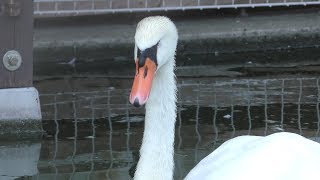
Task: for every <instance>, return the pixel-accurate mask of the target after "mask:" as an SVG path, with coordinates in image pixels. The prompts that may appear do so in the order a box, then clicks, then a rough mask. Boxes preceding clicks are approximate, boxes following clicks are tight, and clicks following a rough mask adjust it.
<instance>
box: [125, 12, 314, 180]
mask: <svg viewBox="0 0 320 180" xmlns="http://www.w3.org/2000/svg"><path fill="white" fill-rule="evenodd" d="M177 40H178V33H177V30H176V27H175V25H174V24H173V22H172V21H171V20H170V19H168V18H167V17H162V16H154V17H147V18H145V19H143V20H141V21H140V22H139V23H138V26H137V29H136V34H135V50H134V58H135V63H136V75H135V78H134V81H133V86H132V90H131V93H130V97H129V100H130V103H132V104H133V105H134V106H136V107H139V106H142V105H144V104H145V105H146V115H145V130H144V134H143V140H142V146H141V149H140V160H139V162H138V164H137V169H136V172H135V175H134V179H135V180H171V179H172V178H173V170H174V160H173V159H174V157H173V154H174V129H175V121H176V81H175V74H174V68H175V60H174V56H175V50H176V46H177ZM319 163H320V145H319V144H318V143H316V142H313V141H311V140H308V139H306V138H303V137H302V136H299V135H296V134H291V133H276V134H273V135H269V136H266V137H258V136H241V137H237V138H234V139H232V140H229V141H227V142H225V143H224V144H223V145H221V146H220V147H219V148H218V149H216V150H215V151H214V152H212V153H211V154H210V155H208V156H207V157H206V158H205V159H203V160H202V161H201V162H200V163H199V164H198V165H197V166H196V167H195V168H194V169H193V170H191V172H190V173H189V174H188V175H187V177H186V179H187V180H211V179H214V180H233V179H246V180H248V179H252V180H257V179H259V180H261V179H266V180H267V179H268V180H273V179H274V180H280V179H284V180H298V179H299V180H302V179H320V173H319V174H318V167H317V165H318V164H319ZM309 177H310V178H309ZM317 177H318V178H317Z"/></svg>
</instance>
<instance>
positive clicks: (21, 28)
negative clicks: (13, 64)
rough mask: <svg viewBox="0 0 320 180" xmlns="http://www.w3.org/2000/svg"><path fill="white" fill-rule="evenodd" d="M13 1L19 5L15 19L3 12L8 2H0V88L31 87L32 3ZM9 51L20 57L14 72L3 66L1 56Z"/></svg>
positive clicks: (26, 0) (25, 0) (20, 0)
mask: <svg viewBox="0 0 320 180" xmlns="http://www.w3.org/2000/svg"><path fill="white" fill-rule="evenodd" d="M14 1H17V2H18V3H21V4H20V5H21V13H20V15H19V16H16V17H12V16H9V15H8V14H7V13H5V12H4V11H5V9H4V7H5V3H7V2H9V0H1V1H0V7H2V8H0V9H2V10H1V12H0V27H1V29H0V88H12V87H28V86H32V61H33V52H32V50H33V43H32V41H33V1H32V0H14ZM9 50H16V51H18V52H19V53H20V54H21V56H22V64H21V67H20V68H19V69H18V70H16V71H9V70H7V69H6V68H5V67H4V65H3V62H2V59H3V56H4V54H5V53H6V52H7V51H9Z"/></svg>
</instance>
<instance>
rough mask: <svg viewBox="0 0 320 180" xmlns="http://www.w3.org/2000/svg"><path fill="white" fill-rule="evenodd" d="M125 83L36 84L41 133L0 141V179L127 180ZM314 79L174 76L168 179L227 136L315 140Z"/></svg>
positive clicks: (140, 114)
mask: <svg viewBox="0 0 320 180" xmlns="http://www.w3.org/2000/svg"><path fill="white" fill-rule="evenodd" d="M131 81H132V80H131V79H119V78H103V77H100V78H97V77H92V78H90V77H86V78H71V77H68V78H67V77H66V78H59V79H51V80H42V81H37V82H36V84H35V86H36V87H37V88H38V90H39V92H40V94H41V96H40V99H41V108H42V113H43V128H44V130H45V132H46V134H45V136H44V137H43V138H42V139H41V140H33V141H23V142H3V143H2V145H1V146H0V155H1V157H2V158H1V159H0V161H2V162H1V163H0V164H2V166H3V167H2V168H0V169H1V170H0V173H2V175H3V176H2V177H1V178H2V179H15V178H18V179H59V180H60V179H75V180H82V179H115V180H116V179H123V180H124V179H129V178H130V173H131V174H132V173H133V171H132V170H133V169H134V166H135V163H136V162H137V160H138V157H139V148H140V145H141V138H142V134H143V128H144V122H143V121H144V109H143V108H134V107H132V106H131V105H130V104H129V103H128V93H129V88H130V87H131V83H132V82H131ZM319 81H320V80H319V78H318V77H316V76H306V75H304V76H298V75H291V76H288V75H286V76H276V77H259V78H179V80H178V89H179V94H178V98H179V101H178V104H177V106H178V112H177V113H178V116H177V123H176V139H175V167H176V168H175V179H183V178H184V177H185V175H186V174H187V173H188V172H189V170H190V169H192V168H193V167H194V166H195V165H196V164H197V163H198V162H199V161H200V160H201V159H202V158H204V157H205V156H206V155H208V154H209V153H210V152H212V151H213V150H214V149H215V148H217V147H218V146H219V145H221V144H222V143H223V142H225V141H226V140H228V139H230V138H232V137H235V136H239V135H246V134H251V135H267V134H271V133H275V132H280V131H289V132H295V133H298V134H302V135H304V136H306V137H309V138H315V137H319V129H320V111H319V108H320V106H319V103H320V82H319ZM4 165H6V166H4Z"/></svg>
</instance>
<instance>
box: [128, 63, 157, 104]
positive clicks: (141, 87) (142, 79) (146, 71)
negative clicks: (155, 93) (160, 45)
mask: <svg viewBox="0 0 320 180" xmlns="http://www.w3.org/2000/svg"><path fill="white" fill-rule="evenodd" d="M156 70H157V65H156V64H155V62H154V61H153V60H151V59H150V58H146V61H145V64H144V66H142V67H139V65H138V60H137V61H136V76H135V77H134V80H133V85H132V89H131V94H130V103H131V104H133V105H134V106H136V107H139V106H142V105H144V104H145V103H146V102H147V100H148V97H149V94H150V90H151V85H152V80H153V77H154V74H155V72H156Z"/></svg>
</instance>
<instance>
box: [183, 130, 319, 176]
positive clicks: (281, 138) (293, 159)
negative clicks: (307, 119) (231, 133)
mask: <svg viewBox="0 0 320 180" xmlns="http://www.w3.org/2000/svg"><path fill="white" fill-rule="evenodd" d="M319 162H320V144H319V143H317V142H314V141H311V140H309V139H306V138H304V137H302V136H300V135H297V134H293V133H285V132H283V133H275V134H272V135H269V136H266V137H258V136H240V137H236V138H234V139H231V140H229V141H227V142H225V143H224V144H222V145H221V146H220V147H219V148H218V149H216V150H215V151H214V152H212V153H211V154H210V155H209V156H207V157H206V158H205V159H203V160H202V161H201V162H200V163H199V164H198V165H197V166H196V167H195V168H194V169H192V171H191V172H190V173H189V174H188V176H187V177H186V178H185V179H186V180H193V179H203V180H209V179H210V180H211V179H219V180H230V179H245V180H257V179H259V180H270V179H272V180H286V179H290V180H303V179H319V174H318V164H319Z"/></svg>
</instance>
